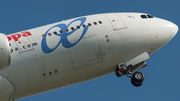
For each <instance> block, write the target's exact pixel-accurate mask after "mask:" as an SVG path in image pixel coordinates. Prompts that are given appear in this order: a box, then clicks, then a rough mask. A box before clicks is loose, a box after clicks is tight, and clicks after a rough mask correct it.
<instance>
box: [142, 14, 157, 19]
mask: <svg viewBox="0 0 180 101" xmlns="http://www.w3.org/2000/svg"><path fill="white" fill-rule="evenodd" d="M141 18H143V19H147V18H149V19H150V18H154V16H152V15H141Z"/></svg>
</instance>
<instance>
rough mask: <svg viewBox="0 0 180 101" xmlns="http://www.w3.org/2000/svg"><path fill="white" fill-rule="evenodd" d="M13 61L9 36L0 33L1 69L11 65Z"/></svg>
mask: <svg viewBox="0 0 180 101" xmlns="http://www.w3.org/2000/svg"><path fill="white" fill-rule="evenodd" d="M10 62H11V53H10V46H9V42H8V39H7V36H6V35H5V34H3V33H0V70H2V69H4V68H5V67H7V66H9V64H10Z"/></svg>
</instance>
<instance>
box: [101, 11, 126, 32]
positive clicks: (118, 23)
mask: <svg viewBox="0 0 180 101" xmlns="http://www.w3.org/2000/svg"><path fill="white" fill-rule="evenodd" d="M104 16H105V17H106V18H107V19H108V20H109V21H110V23H111V24H112V26H113V30H120V29H125V28H126V25H125V23H124V21H123V20H122V19H121V18H120V17H119V16H118V15H116V14H105V15H104Z"/></svg>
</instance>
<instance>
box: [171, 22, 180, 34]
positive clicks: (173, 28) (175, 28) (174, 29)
mask: <svg viewBox="0 0 180 101" xmlns="http://www.w3.org/2000/svg"><path fill="white" fill-rule="evenodd" d="M169 28H170V31H171V34H172V35H173V37H174V36H175V35H176V34H177V32H178V29H179V28H178V26H177V25H176V24H174V23H172V22H171V23H170V24H169Z"/></svg>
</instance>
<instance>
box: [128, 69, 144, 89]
mask: <svg viewBox="0 0 180 101" xmlns="http://www.w3.org/2000/svg"><path fill="white" fill-rule="evenodd" d="M143 81H144V74H143V73H141V72H135V73H134V74H133V75H132V78H131V83H132V84H133V85H134V86H135V87H139V86H141V85H142V84H143Z"/></svg>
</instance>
